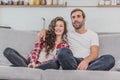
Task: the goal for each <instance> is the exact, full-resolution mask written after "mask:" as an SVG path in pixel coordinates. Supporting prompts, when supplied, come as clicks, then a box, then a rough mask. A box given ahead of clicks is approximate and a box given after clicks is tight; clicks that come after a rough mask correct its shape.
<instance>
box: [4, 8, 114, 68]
mask: <svg viewBox="0 0 120 80" xmlns="http://www.w3.org/2000/svg"><path fill="white" fill-rule="evenodd" d="M70 15H71V20H72V25H73V27H74V31H68V30H67V24H66V21H65V20H64V18H62V17H56V18H54V19H53V20H52V21H51V22H50V24H49V28H48V30H45V29H44V30H41V31H40V33H39V35H38V36H37V40H36V43H35V46H34V49H33V50H32V51H31V53H30V54H28V56H27V58H24V57H23V56H22V55H20V54H19V53H18V52H17V51H16V50H14V49H12V48H6V49H5V50H4V52H3V54H4V56H5V57H6V58H7V59H8V60H9V61H10V62H11V63H12V64H13V66H17V67H32V68H38V69H42V70H46V69H59V67H60V66H61V67H62V69H63V70H110V69H111V68H112V67H113V66H114V65H115V59H114V57H113V56H112V55H102V56H100V57H98V56H99V39H98V35H97V33H95V32H93V31H91V30H89V29H86V28H85V21H86V20H85V19H86V16H85V13H84V12H83V10H81V9H74V10H72V12H71V14H70Z"/></svg>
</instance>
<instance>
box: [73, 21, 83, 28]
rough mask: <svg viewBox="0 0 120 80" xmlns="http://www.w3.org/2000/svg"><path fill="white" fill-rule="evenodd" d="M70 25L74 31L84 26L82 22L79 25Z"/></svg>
mask: <svg viewBox="0 0 120 80" xmlns="http://www.w3.org/2000/svg"><path fill="white" fill-rule="evenodd" d="M72 25H73V27H74V28H75V29H81V28H82V26H83V25H84V22H83V21H82V22H81V23H79V24H73V23H72Z"/></svg>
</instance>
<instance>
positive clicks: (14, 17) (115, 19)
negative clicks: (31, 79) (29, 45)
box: [0, 0, 120, 32]
mask: <svg viewBox="0 0 120 80" xmlns="http://www.w3.org/2000/svg"><path fill="white" fill-rule="evenodd" d="M66 1H67V2H68V6H73V5H76V6H80V5H88V6H89V5H91V6H92V5H94V6H95V5H97V3H98V0H66ZM73 1H74V2H73ZM74 8H81V9H83V10H84V11H85V13H86V27H87V28H89V29H92V30H94V31H97V32H120V7H115V8H113V7H107V8H105V7H103V8H99V7H63V8H45V7H44V8H43V7H42V8H41V7H22V8H20V7H19V8H18V7H10V8H8V7H5V8H4V7H2V8H0V25H4V26H11V27H12V28H13V29H18V30H39V29H41V28H42V21H41V17H45V18H46V24H47V25H46V26H48V24H49V22H50V20H51V19H52V18H53V17H56V16H62V17H64V18H65V20H66V21H67V22H68V27H69V28H70V29H73V28H72V25H71V20H70V12H71V10H73V9H74Z"/></svg>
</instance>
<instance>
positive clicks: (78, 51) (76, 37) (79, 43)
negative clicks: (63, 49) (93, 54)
mask: <svg viewBox="0 0 120 80" xmlns="http://www.w3.org/2000/svg"><path fill="white" fill-rule="evenodd" d="M68 41H69V45H70V49H71V50H72V52H73V56H74V57H77V58H80V57H82V58H85V57H87V56H88V55H89V54H90V47H91V46H92V45H98V46H99V40H98V35H97V33H95V32H93V31H91V30H87V32H86V33H84V34H79V33H77V32H75V31H69V32H68Z"/></svg>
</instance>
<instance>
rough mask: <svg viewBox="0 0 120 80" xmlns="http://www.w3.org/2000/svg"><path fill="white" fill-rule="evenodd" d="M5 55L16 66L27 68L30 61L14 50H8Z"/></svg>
mask: <svg viewBox="0 0 120 80" xmlns="http://www.w3.org/2000/svg"><path fill="white" fill-rule="evenodd" d="M3 54H4V56H5V57H6V58H7V59H8V60H9V61H10V62H11V63H12V64H13V65H14V66H18V67H27V64H28V61H27V60H26V59H25V58H24V57H22V56H21V55H20V54H19V53H18V52H17V51H15V50H14V49H11V48H6V49H5V50H4V52H3Z"/></svg>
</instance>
